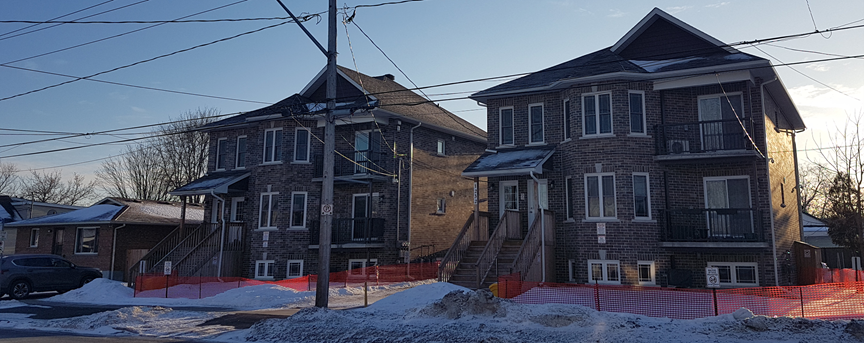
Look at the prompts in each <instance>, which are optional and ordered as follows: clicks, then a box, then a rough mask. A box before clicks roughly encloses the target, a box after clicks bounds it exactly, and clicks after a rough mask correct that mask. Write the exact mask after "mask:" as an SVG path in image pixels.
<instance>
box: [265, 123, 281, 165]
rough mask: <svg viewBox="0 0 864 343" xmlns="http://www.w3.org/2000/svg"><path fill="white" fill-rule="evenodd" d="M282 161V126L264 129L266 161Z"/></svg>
mask: <svg viewBox="0 0 864 343" xmlns="http://www.w3.org/2000/svg"><path fill="white" fill-rule="evenodd" d="M279 161H282V128H281V127H278V128H273V129H267V130H264V163H273V162H279Z"/></svg>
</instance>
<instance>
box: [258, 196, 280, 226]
mask: <svg viewBox="0 0 864 343" xmlns="http://www.w3.org/2000/svg"><path fill="white" fill-rule="evenodd" d="M260 213H261V216H260V217H259V218H258V228H259V229H264V228H270V229H275V228H276V223H277V220H278V219H279V192H268V193H261V208H260Z"/></svg>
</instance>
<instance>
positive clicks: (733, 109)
mask: <svg viewBox="0 0 864 343" xmlns="http://www.w3.org/2000/svg"><path fill="white" fill-rule="evenodd" d="M698 101H699V122H700V123H699V130H700V131H701V135H702V150H704V151H713V150H734V149H744V148H746V144H745V139H744V138H743V137H744V135H743V134H744V130H743V129H742V128H741V124H740V123H739V122H738V119H741V120H743V119H744V118H745V114H744V102H743V101H744V99H743V97H742V95H741V93H740V92H734V93H728V94H713V95H702V96H699V97H698Z"/></svg>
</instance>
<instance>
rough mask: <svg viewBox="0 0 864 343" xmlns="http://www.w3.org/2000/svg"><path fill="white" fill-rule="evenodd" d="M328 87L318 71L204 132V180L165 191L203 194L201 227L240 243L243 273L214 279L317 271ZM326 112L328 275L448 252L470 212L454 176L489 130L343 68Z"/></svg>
mask: <svg viewBox="0 0 864 343" xmlns="http://www.w3.org/2000/svg"><path fill="white" fill-rule="evenodd" d="M326 83H327V81H326V73H325V72H324V71H323V70H322V71H321V72H320V73H319V74H318V75H317V76H316V77H315V78H314V79H313V80H312V81H311V82H309V84H308V85H307V86H306V87H305V88H304V89H303V90H302V91H301V92H300V93H298V94H295V95H292V96H291V97H288V98H286V99H284V100H282V101H280V102H278V103H276V104H273V105H271V106H267V107H264V108H261V109H258V110H254V111H251V112H247V113H243V114H241V115H237V116H234V117H230V118H227V119H224V120H221V121H218V122H215V123H212V124H209V125H207V126H205V127H203V129H204V130H206V131H207V132H208V133H209V135H210V156H209V161H210V162H209V166H208V175H207V176H205V177H203V178H201V179H199V180H196V181H194V182H192V183H190V184H188V185H185V186H183V187H181V188H178V189H176V190H174V191H173V192H171V194H173V195H178V196H184V195H206V200H205V208H206V215H205V220H206V221H208V222H209V223H216V226H217V229H218V227H220V225H219V223H227V224H226V225H225V226H224V227H226V228H227V230H229V232H226V237H234V238H240V241H242V246H234V249H235V250H238V251H240V254H238V255H235V256H237V257H236V258H237V259H238V261H239V265H240V266H241V267H240V268H237V269H234V270H233V271H229V270H227V269H225V268H229V267H228V266H230V265H231V264H232V263H224V264H223V266H224V267H223V272H222V275H227V274H230V273H236V274H240V275H241V276H245V277H250V278H256V279H265V280H270V279H276V280H279V279H285V278H293V277H299V276H303V275H307V274H310V273H312V274H314V273H317V270H318V262H317V260H318V238H319V229H320V213H321V191H322V190H321V189H322V175H323V160H322V155H323V145H324V144H323V137H324V116H323V114H324V108H325V104H326V99H325V89H326ZM335 114H336V159H335V167H334V168H335V169H334V184H335V186H334V219H333V228H332V230H333V231H332V246H331V247H332V260H331V262H330V265H331V269H332V271H343V270H347V269H354V268H360V267H364V266H369V265H374V264H379V265H387V264H395V263H404V262H406V261H410V260H413V259H417V258H419V257H423V256H428V255H435V254H436V253H442V252H446V250H447V249H448V248H449V247H450V244H451V243H452V242H453V240H454V238H455V237H456V235H457V234H458V233H459V229H461V228H462V226H463V225H464V223H465V220H466V219H467V218H469V217H470V214H471V213H472V211H473V208H474V206H473V195H474V191H473V183H472V182H471V181H470V180H466V179H465V178H463V177H462V176H461V175H460V173H461V171H462V170H463V169H465V167H467V166H468V165H469V164H470V163H471V162H473V161H474V160H475V159H477V158H478V157H479V156H480V154H482V153H483V151H484V149H485V148H486V133H485V132H484V131H483V130H482V129H480V128H477V127H476V126H474V125H472V124H470V123H468V122H467V121H465V120H463V119H462V118H460V117H458V116H456V115H454V114H452V113H450V112H448V111H446V110H444V109H442V108H440V107H438V106H437V105H436V104H434V103H431V102H429V101H428V100H427V99H425V98H423V97H421V96H419V95H417V94H415V93H414V92H412V91H409V90H407V89H406V88H404V87H403V86H401V85H399V84H398V83H396V82H395V81H394V77H393V76H392V75H389V74H388V75H383V76H378V77H370V76H367V75H364V74H361V73H357V72H354V71H352V70H350V69H347V68H343V67H339V68H338V84H337V108H336V112H335ZM217 229H214V230H216V231H214V232H218V230H217ZM223 251H224V249H223ZM224 256H228V255H224ZM151 265H153V267H154V268H158V267H159V263H158V259H154V262H153V263H151ZM190 272H195V271H190Z"/></svg>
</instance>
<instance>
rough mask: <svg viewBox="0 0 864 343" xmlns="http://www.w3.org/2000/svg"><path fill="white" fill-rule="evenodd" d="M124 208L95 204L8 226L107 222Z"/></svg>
mask: <svg viewBox="0 0 864 343" xmlns="http://www.w3.org/2000/svg"><path fill="white" fill-rule="evenodd" d="M122 210H123V206H116V205H108V204H102V205H93V206H90V207H87V208H82V209H80V210H75V211H72V212H66V213H61V214H55V215H52V216H44V217H38V218H33V219H27V220H22V221H18V222H14V223H11V224H8V225H7V226H25V225H43V224H66V223H93V222H107V221H111V220H112V219H114V216H116V215H117V213H118V212H120V211H122Z"/></svg>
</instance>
